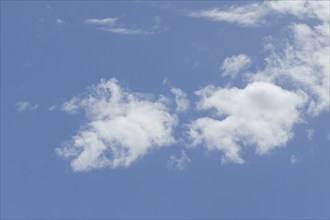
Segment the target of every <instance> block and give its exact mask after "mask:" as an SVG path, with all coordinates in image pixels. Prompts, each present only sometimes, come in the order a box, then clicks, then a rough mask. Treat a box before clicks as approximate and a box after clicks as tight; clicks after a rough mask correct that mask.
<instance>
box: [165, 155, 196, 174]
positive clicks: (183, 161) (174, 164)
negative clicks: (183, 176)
mask: <svg viewBox="0 0 330 220" xmlns="http://www.w3.org/2000/svg"><path fill="white" fill-rule="evenodd" d="M189 164H191V159H190V158H189V157H188V155H187V154H186V152H185V151H184V150H182V151H181V154H180V155H175V154H173V155H171V156H170V158H169V160H168V161H167V168H169V169H178V170H184V169H185V168H186V167H187V166H188V165H189Z"/></svg>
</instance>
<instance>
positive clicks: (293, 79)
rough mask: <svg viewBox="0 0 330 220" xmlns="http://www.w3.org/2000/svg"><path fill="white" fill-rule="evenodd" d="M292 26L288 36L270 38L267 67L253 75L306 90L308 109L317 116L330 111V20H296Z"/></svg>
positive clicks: (255, 78)
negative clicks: (317, 22)
mask: <svg viewBox="0 0 330 220" xmlns="http://www.w3.org/2000/svg"><path fill="white" fill-rule="evenodd" d="M289 30H290V32H289V33H288V36H287V39H285V40H273V39H272V38H270V39H269V40H268V43H267V44H266V45H265V49H267V50H268V51H269V56H268V57H267V58H266V59H265V60H266V67H265V69H264V70H262V71H259V72H257V73H256V74H255V75H253V76H251V79H252V80H263V81H268V82H273V83H276V84H279V85H283V86H288V85H289V86H290V87H294V88H299V89H302V90H304V91H305V92H306V93H307V94H308V95H309V96H310V101H309V107H308V113H309V114H310V115H311V116H317V115H319V114H320V113H321V112H323V111H329V103H330V102H329V88H330V85H329V81H330V77H329V76H330V73H329V68H330V67H329V59H330V57H329V50H330V47H329V24H326V23H322V24H317V25H315V26H308V25H306V24H292V25H291V26H290V27H289Z"/></svg>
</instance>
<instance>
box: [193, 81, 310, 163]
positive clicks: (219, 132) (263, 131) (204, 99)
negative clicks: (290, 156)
mask: <svg viewBox="0 0 330 220" xmlns="http://www.w3.org/2000/svg"><path fill="white" fill-rule="evenodd" d="M196 94H197V95H198V96H199V97H200V102H199V103H198V108H199V109H200V110H215V117H214V118H211V117H203V118H199V119H197V120H195V121H193V122H192V123H191V124H190V125H189V126H188V127H189V136H190V138H191V140H192V143H193V145H200V144H201V145H203V146H205V147H206V148H207V149H208V150H220V151H222V152H223V153H224V156H223V157H222V163H226V162H234V163H239V164H241V163H244V160H243V158H242V157H241V151H242V147H245V146H250V147H255V150H256V153H257V154H258V155H263V154H266V153H268V152H269V151H271V150H273V149H275V148H278V147H283V146H285V145H286V144H287V142H288V141H289V140H290V139H291V138H292V135H293V131H292V128H293V126H294V124H296V123H298V122H299V119H300V116H299V109H300V108H301V107H303V105H304V103H305V101H306V96H305V95H304V94H303V93H302V92H290V91H287V90H284V89H282V88H281V87H279V86H276V85H274V84H270V83H266V82H253V83H251V84H249V85H247V87H245V88H244V89H238V88H216V87H214V86H207V87H205V88H204V89H202V90H199V91H197V92H196Z"/></svg>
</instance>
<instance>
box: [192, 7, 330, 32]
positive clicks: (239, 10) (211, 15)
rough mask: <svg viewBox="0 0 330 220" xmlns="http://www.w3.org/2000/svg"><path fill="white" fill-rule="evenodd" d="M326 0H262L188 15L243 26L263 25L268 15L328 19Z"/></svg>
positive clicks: (266, 21)
mask: <svg viewBox="0 0 330 220" xmlns="http://www.w3.org/2000/svg"><path fill="white" fill-rule="evenodd" d="M328 10H329V2H327V1H264V2H258V3H256V2H255V3H249V4H241V5H236V6H231V7H229V8H222V9H221V8H212V9H207V10H200V11H193V12H189V13H188V16H191V17H200V18H204V19H208V20H211V21H222V22H229V23H234V24H238V25H241V26H245V27H257V26H260V25H265V24H267V23H268V21H269V19H268V18H269V16H272V15H273V16H282V15H293V16H295V17H297V18H299V19H305V18H311V19H318V20H323V21H326V20H329V12H328Z"/></svg>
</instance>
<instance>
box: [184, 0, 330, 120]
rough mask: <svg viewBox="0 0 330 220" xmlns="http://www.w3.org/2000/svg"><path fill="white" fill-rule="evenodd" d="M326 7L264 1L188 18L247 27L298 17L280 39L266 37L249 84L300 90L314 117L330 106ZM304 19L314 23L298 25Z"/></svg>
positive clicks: (326, 4) (315, 3) (323, 4)
mask: <svg viewBox="0 0 330 220" xmlns="http://www.w3.org/2000/svg"><path fill="white" fill-rule="evenodd" d="M329 4H330V3H329V2H328V1H264V2H258V3H256V2H254V3H247V4H240V5H236V6H231V7H229V8H223V9H219V8H217V9H209V10H202V11H195V12H191V13H189V15H190V16H194V17H202V18H206V19H210V20H215V21H226V22H231V23H236V24H238V25H242V26H250V27H251V26H260V25H263V24H266V23H268V22H269V21H274V16H276V17H283V16H285V15H286V16H288V15H290V16H292V17H295V18H297V19H298V20H297V19H296V21H295V22H296V23H291V24H290V25H289V26H288V27H287V31H286V32H285V35H284V36H283V37H281V38H279V39H277V38H273V37H268V40H267V43H266V44H265V50H266V51H268V52H269V55H268V56H267V57H266V58H265V61H266V66H265V68H262V70H261V71H259V72H257V73H256V74H254V75H252V76H251V80H250V81H251V82H253V81H267V82H272V83H274V84H277V85H280V86H282V87H284V88H287V87H289V88H294V89H301V90H303V91H304V92H305V93H307V94H308V95H309V97H310V99H309V107H308V113H309V114H310V115H311V116H317V115H319V114H320V113H321V112H324V111H329V106H330V97H329V88H330V85H329V84H330V83H329V82H330V77H329V75H330V74H329V69H330V66H329V59H330V56H329V50H330V47H329V37H330V35H329V29H330V27H329V21H330V18H329ZM270 16H273V17H270ZM307 20H308V21H311V20H314V21H315V22H314V23H311V22H308V23H307V22H305V23H297V21H299V22H303V21H307ZM291 22H292V21H291Z"/></svg>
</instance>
